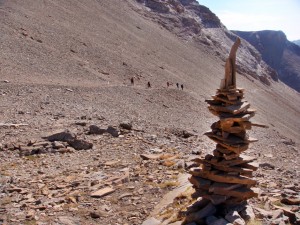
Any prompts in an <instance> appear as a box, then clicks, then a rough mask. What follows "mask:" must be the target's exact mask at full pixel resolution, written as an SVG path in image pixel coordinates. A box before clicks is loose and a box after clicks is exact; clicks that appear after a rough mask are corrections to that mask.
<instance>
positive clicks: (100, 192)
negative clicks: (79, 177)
mask: <svg viewBox="0 0 300 225" xmlns="http://www.w3.org/2000/svg"><path fill="white" fill-rule="evenodd" d="M114 191H115V189H113V188H110V187H106V188H103V189H100V190H98V191H95V192H93V193H91V197H93V198H101V197H103V196H105V195H109V194H111V193H113V192H114Z"/></svg>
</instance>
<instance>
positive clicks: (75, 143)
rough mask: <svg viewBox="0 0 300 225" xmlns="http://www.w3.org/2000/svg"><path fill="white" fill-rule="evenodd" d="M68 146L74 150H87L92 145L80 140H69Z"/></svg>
mask: <svg viewBox="0 0 300 225" xmlns="http://www.w3.org/2000/svg"><path fill="white" fill-rule="evenodd" d="M68 144H69V145H70V146H71V147H73V148H74V149H76V150H87V149H91V148H93V143H90V142H87V141H85V140H82V139H73V140H69V141H68Z"/></svg>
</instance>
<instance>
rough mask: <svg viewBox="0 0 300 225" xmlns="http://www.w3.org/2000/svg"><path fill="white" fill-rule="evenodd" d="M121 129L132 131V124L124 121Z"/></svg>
mask: <svg viewBox="0 0 300 225" xmlns="http://www.w3.org/2000/svg"><path fill="white" fill-rule="evenodd" d="M120 127H121V128H123V129H125V130H132V123H131V122H129V121H123V122H121V123H120Z"/></svg>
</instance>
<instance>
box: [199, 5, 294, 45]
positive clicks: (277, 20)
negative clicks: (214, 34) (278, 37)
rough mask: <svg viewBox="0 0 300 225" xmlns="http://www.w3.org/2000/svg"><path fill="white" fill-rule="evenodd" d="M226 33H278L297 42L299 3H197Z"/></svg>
mask: <svg viewBox="0 0 300 225" xmlns="http://www.w3.org/2000/svg"><path fill="white" fill-rule="evenodd" d="M197 1H198V2H199V3H200V4H201V5H205V6H206V7H208V8H209V9H210V10H211V11H212V12H213V13H215V14H216V15H217V16H218V17H219V18H220V19H221V21H222V23H223V24H224V25H225V26H226V27H227V28H228V29H229V30H241V31H258V30H281V31H283V32H284V33H285V34H286V36H287V38H288V40H290V41H293V40H298V39H300V0H197Z"/></svg>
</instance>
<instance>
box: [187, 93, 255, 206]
mask: <svg viewBox="0 0 300 225" xmlns="http://www.w3.org/2000/svg"><path fill="white" fill-rule="evenodd" d="M243 97H244V90H243V89H240V88H229V89H218V90H217V93H216V95H214V96H212V98H213V99H211V100H207V101H206V102H207V103H208V104H209V107H208V108H209V110H210V111H211V112H212V113H213V114H214V115H217V116H218V117H219V121H217V122H215V123H213V124H212V126H211V129H212V130H211V131H209V132H207V133H205V135H207V136H208V137H209V138H210V139H212V140H213V141H214V142H216V143H217V145H216V149H215V150H214V151H213V154H208V155H206V156H205V157H204V158H197V159H195V161H196V162H197V163H198V164H199V165H200V166H199V167H196V168H192V169H191V171H190V173H191V174H192V177H191V178H190V182H191V183H192V184H193V186H194V188H195V189H196V193H195V196H196V197H203V198H205V199H208V200H210V201H211V202H212V203H213V204H214V205H218V204H221V203H227V204H238V203H242V202H244V201H246V200H247V199H249V198H252V197H255V196H257V193H256V192H255V191H253V190H252V189H251V187H253V186H254V185H255V184H256V181H255V180H254V179H252V173H253V171H255V170H256V169H257V168H258V167H257V165H256V164H255V163H254V162H253V161H254V160H255V158H254V157H249V156H246V155H243V154H242V153H243V152H244V151H246V150H247V149H248V146H249V143H251V142H255V141H257V140H256V139H252V138H250V137H249V136H248V135H247V133H246V130H248V129H251V127H252V123H251V122H250V121H249V119H250V118H251V117H253V116H254V114H255V110H253V109H251V108H250V104H249V103H248V102H247V101H245V100H244V99H243ZM255 125H256V124H255Z"/></svg>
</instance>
